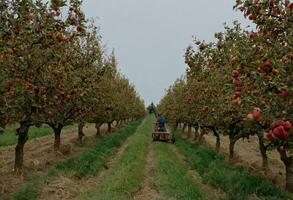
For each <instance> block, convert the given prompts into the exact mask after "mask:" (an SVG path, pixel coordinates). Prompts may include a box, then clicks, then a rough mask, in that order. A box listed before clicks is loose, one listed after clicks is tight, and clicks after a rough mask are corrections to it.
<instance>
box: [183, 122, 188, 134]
mask: <svg viewBox="0 0 293 200" xmlns="http://www.w3.org/2000/svg"><path fill="white" fill-rule="evenodd" d="M186 127H187V124H185V123H184V124H183V128H182V131H183V133H185V130H186Z"/></svg>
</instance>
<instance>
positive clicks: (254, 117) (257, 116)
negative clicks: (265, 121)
mask: <svg viewBox="0 0 293 200" xmlns="http://www.w3.org/2000/svg"><path fill="white" fill-rule="evenodd" d="M260 112H261V109H260V108H258V107H255V108H254V109H253V111H252V112H251V113H249V114H248V115H247V119H249V120H253V121H257V120H260V119H261V117H260Z"/></svg>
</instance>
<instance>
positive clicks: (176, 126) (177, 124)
mask: <svg viewBox="0 0 293 200" xmlns="http://www.w3.org/2000/svg"><path fill="white" fill-rule="evenodd" d="M178 126H179V123H178V122H176V124H175V128H174V129H175V131H177V129H178Z"/></svg>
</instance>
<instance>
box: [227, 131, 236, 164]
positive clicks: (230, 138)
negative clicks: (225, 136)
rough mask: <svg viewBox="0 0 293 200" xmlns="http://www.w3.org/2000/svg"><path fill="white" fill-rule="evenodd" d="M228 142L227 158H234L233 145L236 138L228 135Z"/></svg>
mask: <svg viewBox="0 0 293 200" xmlns="http://www.w3.org/2000/svg"><path fill="white" fill-rule="evenodd" d="M229 140H230V144H229V160H233V158H234V147H235V143H236V141H237V140H235V139H234V138H233V137H229Z"/></svg>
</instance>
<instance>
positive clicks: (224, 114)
mask: <svg viewBox="0 0 293 200" xmlns="http://www.w3.org/2000/svg"><path fill="white" fill-rule="evenodd" d="M235 9H238V10H240V11H241V12H243V13H244V15H245V17H247V18H248V19H249V20H251V22H252V23H254V24H256V28H255V30H254V31H248V30H246V29H243V28H241V26H240V24H238V23H237V22H235V23H234V25H233V26H231V27H228V26H227V27H225V30H224V31H223V32H219V33H216V34H215V42H211V43H206V42H203V41H199V40H197V39H195V40H194V46H196V47H197V48H194V47H192V46H190V47H188V48H187V49H186V53H185V62H186V64H187V65H188V70H187V73H186V76H185V78H183V79H180V80H177V81H176V82H175V84H174V85H173V86H171V87H170V88H169V90H168V91H167V94H166V96H165V97H164V98H163V99H162V100H161V102H160V104H159V108H158V109H159V110H160V112H162V113H163V114H165V115H166V116H167V118H168V120H169V121H170V122H171V123H172V124H173V125H174V126H177V125H178V124H179V123H184V124H186V126H188V127H189V132H190V130H191V128H192V127H194V128H196V130H198V131H197V134H198V135H197V136H198V138H199V140H200V139H201V138H202V135H203V134H204V132H205V131H204V130H209V131H211V132H212V133H213V134H214V135H215V136H216V138H217V144H216V149H217V150H218V149H219V146H220V137H219V136H220V134H224V135H227V136H228V137H229V139H230V159H232V158H233V153H234V145H235V143H236V142H237V140H239V139H240V138H245V137H249V136H250V135H256V136H257V137H258V139H259V149H260V152H261V155H262V162H263V167H265V168H266V167H268V157H267V151H268V150H272V149H277V150H278V152H279V154H280V158H281V160H282V161H283V163H284V165H285V166H286V176H287V178H286V181H287V183H286V187H287V189H288V190H290V191H293V157H292V150H293V128H292V123H293V121H292V120H293V85H292V83H293V3H292V2H291V3H290V2H289V1H287V0H245V1H238V0H237V1H236V5H235Z"/></svg>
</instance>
